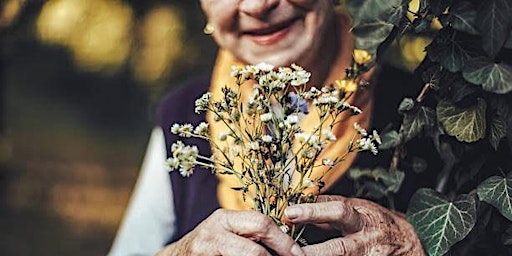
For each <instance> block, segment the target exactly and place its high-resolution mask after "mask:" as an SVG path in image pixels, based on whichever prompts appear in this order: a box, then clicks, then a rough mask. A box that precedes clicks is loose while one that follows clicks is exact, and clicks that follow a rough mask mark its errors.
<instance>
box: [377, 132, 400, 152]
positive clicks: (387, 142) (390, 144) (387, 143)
mask: <svg viewBox="0 0 512 256" xmlns="http://www.w3.org/2000/svg"><path fill="white" fill-rule="evenodd" d="M380 139H381V141H382V144H380V145H379V150H385V149H390V148H394V147H396V146H398V145H399V144H400V136H399V135H398V132H397V131H395V130H391V131H389V132H386V133H384V134H381V135H380Z"/></svg>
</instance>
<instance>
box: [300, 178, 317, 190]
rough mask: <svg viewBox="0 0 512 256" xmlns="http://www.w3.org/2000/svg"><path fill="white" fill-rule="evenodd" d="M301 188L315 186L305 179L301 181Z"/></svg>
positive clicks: (312, 182)
mask: <svg viewBox="0 0 512 256" xmlns="http://www.w3.org/2000/svg"><path fill="white" fill-rule="evenodd" d="M302 186H303V187H305V188H312V187H314V186H315V182H314V181H312V180H311V179H308V178H305V179H304V180H303V181H302Z"/></svg>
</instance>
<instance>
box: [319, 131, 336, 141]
mask: <svg viewBox="0 0 512 256" xmlns="http://www.w3.org/2000/svg"><path fill="white" fill-rule="evenodd" d="M322 135H323V136H324V137H325V138H327V140H330V141H335V140H336V136H335V135H334V133H333V132H332V131H331V129H323V130H322Z"/></svg>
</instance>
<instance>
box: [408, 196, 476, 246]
mask: <svg viewBox="0 0 512 256" xmlns="http://www.w3.org/2000/svg"><path fill="white" fill-rule="evenodd" d="M407 220H408V221H409V222H410V223H411V224H412V225H413V227H414V229H415V230H416V233H417V234H418V236H419V237H420V239H421V241H422V243H423V245H424V247H425V250H426V251H427V253H428V255H430V256H441V255H443V254H445V253H446V252H448V250H449V249H450V247H451V246H452V245H454V244H455V243H457V242H458V241H460V240H462V239H463V238H464V237H466V236H467V235H468V234H469V232H470V231H471V229H473V227H474V225H475V222H476V202H475V198H474V197H472V196H468V195H461V196H459V197H457V199H455V200H454V201H449V200H447V199H446V198H444V197H443V196H442V195H441V194H439V193H437V192H436V191H434V190H431V189H426V188H422V189H419V190H418V191H416V193H415V194H414V195H413V197H412V198H411V203H410V204H409V209H408V210H407Z"/></svg>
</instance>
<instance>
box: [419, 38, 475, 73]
mask: <svg viewBox="0 0 512 256" xmlns="http://www.w3.org/2000/svg"><path fill="white" fill-rule="evenodd" d="M475 45H478V42H477V41H475V39H474V38H471V37H468V36H465V35H463V34H462V33H460V32H457V31H454V30H452V29H443V30H441V31H440V32H439V34H438V35H437V36H436V37H435V38H434V40H433V41H432V43H431V44H430V45H428V46H427V53H428V54H429V57H430V59H431V60H432V61H434V62H439V63H440V64H441V65H442V66H443V67H445V68H447V69H448V70H449V71H450V72H457V71H460V70H462V68H463V67H464V65H465V64H466V63H467V62H468V60H469V59H470V58H472V57H475V56H477V55H478V53H477V50H476V49H474V47H475Z"/></svg>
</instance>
